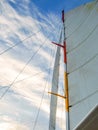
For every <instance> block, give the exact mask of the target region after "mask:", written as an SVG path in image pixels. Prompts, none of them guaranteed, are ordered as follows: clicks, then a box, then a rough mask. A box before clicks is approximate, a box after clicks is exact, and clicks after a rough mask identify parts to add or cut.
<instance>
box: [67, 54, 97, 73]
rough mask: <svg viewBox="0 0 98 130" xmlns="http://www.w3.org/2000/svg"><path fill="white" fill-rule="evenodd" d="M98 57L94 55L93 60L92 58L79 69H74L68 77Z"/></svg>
mask: <svg viewBox="0 0 98 130" xmlns="http://www.w3.org/2000/svg"><path fill="white" fill-rule="evenodd" d="M97 56H98V53H97V54H96V55H94V56H93V57H92V58H90V59H89V60H88V61H86V62H85V63H84V64H82V65H81V66H79V67H78V68H76V69H74V70H73V71H71V72H69V74H68V75H70V74H72V73H73V72H75V71H77V70H79V69H81V68H82V67H84V66H85V65H86V64H88V63H90V62H91V61H93V60H94V59H95V58H96V57H97Z"/></svg>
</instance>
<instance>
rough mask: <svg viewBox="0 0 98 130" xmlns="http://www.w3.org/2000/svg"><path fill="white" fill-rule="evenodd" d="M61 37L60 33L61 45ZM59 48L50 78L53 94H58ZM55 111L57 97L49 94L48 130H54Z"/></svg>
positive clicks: (58, 48)
mask: <svg viewBox="0 0 98 130" xmlns="http://www.w3.org/2000/svg"><path fill="white" fill-rule="evenodd" d="M61 37H62V31H61V34H60V39H59V43H61ZM60 48H61V47H59V46H57V52H56V56H55V63H54V71H53V78H52V88H51V92H53V93H58V80H59V62H60ZM56 111H57V96H55V95H53V94H51V101H50V119H49V130H55V126H56Z"/></svg>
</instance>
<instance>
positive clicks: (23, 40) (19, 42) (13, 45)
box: [0, 29, 56, 55]
mask: <svg viewBox="0 0 98 130" xmlns="http://www.w3.org/2000/svg"><path fill="white" fill-rule="evenodd" d="M40 31H41V29H40V30H38V32H36V33H33V34H31V35H29V36H28V37H26V38H25V39H23V40H22V41H20V42H18V43H16V44H15V45H13V46H11V47H9V48H8V49H6V50H4V51H3V52H1V53H0V55H2V54H4V53H6V52H8V51H10V50H11V49H13V48H14V47H16V46H17V45H19V44H20V43H23V42H24V41H26V40H27V39H29V38H31V37H32V36H34V35H36V34H37V33H39V32H40ZM54 31H56V30H54Z"/></svg>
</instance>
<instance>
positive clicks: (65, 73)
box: [49, 10, 70, 130]
mask: <svg viewBox="0 0 98 130" xmlns="http://www.w3.org/2000/svg"><path fill="white" fill-rule="evenodd" d="M62 22H63V30H64V31H63V32H64V40H63V45H61V44H58V43H55V42H52V43H53V44H55V45H57V46H58V47H61V48H63V53H64V96H62V95H59V94H57V93H53V92H51V94H53V95H55V96H59V97H62V98H64V99H65V111H66V130H70V122H69V92H68V73H67V51H66V37H65V18H64V10H63V11H62ZM49 130H51V129H49Z"/></svg>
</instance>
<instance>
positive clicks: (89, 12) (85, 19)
mask: <svg viewBox="0 0 98 130" xmlns="http://www.w3.org/2000/svg"><path fill="white" fill-rule="evenodd" d="M96 3H97V1H96ZM96 3H95V4H96ZM95 7H96V6H94V7H93V9H92V10H91V11H90V12H89V14H88V15H87V17H86V19H84V20H83V21H82V22H81V23H80V24H79V26H78V27H77V28H76V29H75V30H74V31H73V32H72V33H71V34H69V36H67V39H68V38H69V37H70V36H71V35H72V34H73V33H75V32H76V31H77V30H78V29H79V28H80V26H82V25H83V24H84V22H86V20H87V19H88V18H89V16H90V14H91V13H92V12H93V11H94V9H95Z"/></svg>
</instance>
